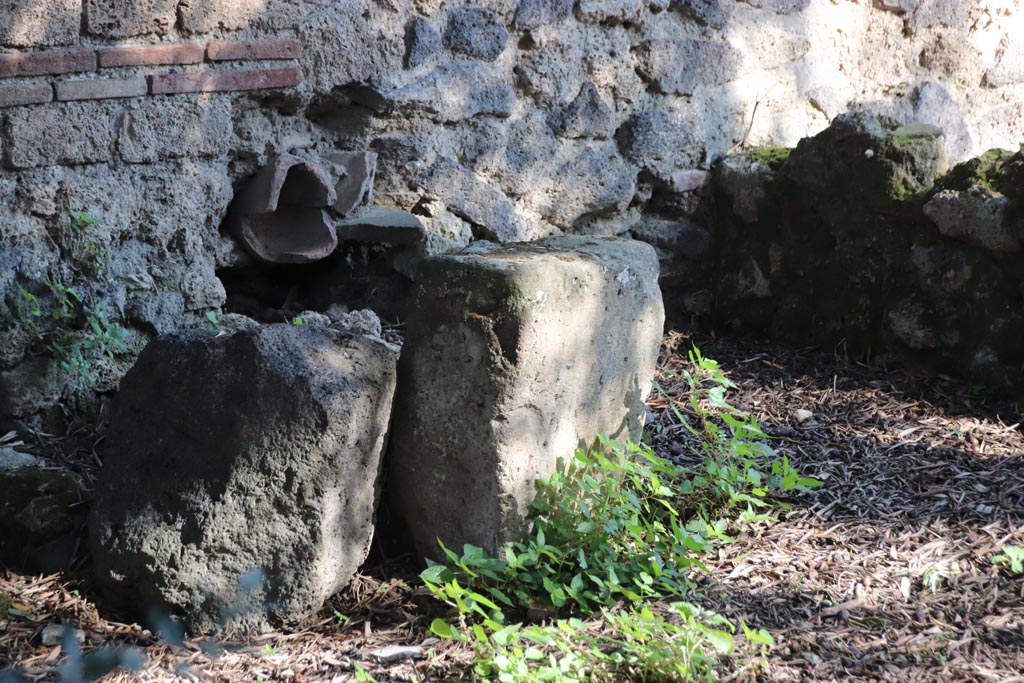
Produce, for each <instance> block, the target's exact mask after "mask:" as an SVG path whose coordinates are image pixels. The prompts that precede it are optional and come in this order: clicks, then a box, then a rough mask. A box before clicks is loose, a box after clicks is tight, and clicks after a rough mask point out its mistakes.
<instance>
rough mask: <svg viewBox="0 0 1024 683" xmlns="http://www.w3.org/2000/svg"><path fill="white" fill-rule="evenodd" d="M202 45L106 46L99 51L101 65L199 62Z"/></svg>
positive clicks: (201, 57)
mask: <svg viewBox="0 0 1024 683" xmlns="http://www.w3.org/2000/svg"><path fill="white" fill-rule="evenodd" d="M204 52H205V51H204V49H203V46H202V45H200V44H199V43H177V44H174V45H139V46H137V47H108V48H103V49H102V50H100V51H99V55H100V66H101V67H117V66H157V65H161V64H199V63H200V62H202V61H203V55H204Z"/></svg>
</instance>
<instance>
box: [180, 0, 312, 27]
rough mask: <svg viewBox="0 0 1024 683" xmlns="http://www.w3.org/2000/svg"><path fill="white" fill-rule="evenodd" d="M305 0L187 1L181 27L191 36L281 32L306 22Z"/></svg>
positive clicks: (182, 14) (182, 8)
mask: <svg viewBox="0 0 1024 683" xmlns="http://www.w3.org/2000/svg"><path fill="white" fill-rule="evenodd" d="M302 12H303V2H302V0H231V2H210V1H209V0H184V1H183V2H182V3H181V26H182V28H183V29H184V30H185V31H186V32H188V33H211V32H214V31H239V30H245V29H249V28H258V29H264V30H271V31H281V30H285V29H293V28H296V27H297V26H298V25H299V24H300V23H301V21H302Z"/></svg>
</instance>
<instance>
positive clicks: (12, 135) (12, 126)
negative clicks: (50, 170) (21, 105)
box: [5, 102, 115, 169]
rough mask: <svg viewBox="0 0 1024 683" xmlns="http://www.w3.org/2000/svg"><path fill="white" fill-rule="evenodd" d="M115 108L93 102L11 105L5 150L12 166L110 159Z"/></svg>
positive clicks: (22, 166)
mask: <svg viewBox="0 0 1024 683" xmlns="http://www.w3.org/2000/svg"><path fill="white" fill-rule="evenodd" d="M114 120H115V112H114V110H113V109H111V108H110V107H108V106H105V105H104V104H101V103H93V102H80V103H78V102H72V103H67V104H59V105H49V106H45V107H32V108H27V109H15V110H13V111H12V112H11V114H10V115H9V117H8V119H7V137H8V140H9V141H10V142H9V143H8V145H7V149H6V150H5V156H6V159H7V163H8V164H9V166H10V167H11V168H14V169H25V168H34V167H36V166H53V165H56V164H91V163H97V162H101V161H110V159H111V158H112V157H113V151H114Z"/></svg>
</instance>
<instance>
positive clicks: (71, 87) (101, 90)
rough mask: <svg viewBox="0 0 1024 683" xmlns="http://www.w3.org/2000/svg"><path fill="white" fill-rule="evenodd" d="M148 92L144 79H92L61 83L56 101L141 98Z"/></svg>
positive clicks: (141, 77) (140, 77) (58, 85)
mask: <svg viewBox="0 0 1024 683" xmlns="http://www.w3.org/2000/svg"><path fill="white" fill-rule="evenodd" d="M148 92H149V84H148V83H147V82H146V79H145V77H143V76H139V77H137V78H93V79H90V80H87V81H61V82H60V83H58V84H57V99H58V100H60V101H62V102H67V101H72V100H105V99H111V98H115V97H143V96H145V95H146V94H147V93H148Z"/></svg>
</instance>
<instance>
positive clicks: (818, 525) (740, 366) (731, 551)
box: [0, 334, 1024, 683]
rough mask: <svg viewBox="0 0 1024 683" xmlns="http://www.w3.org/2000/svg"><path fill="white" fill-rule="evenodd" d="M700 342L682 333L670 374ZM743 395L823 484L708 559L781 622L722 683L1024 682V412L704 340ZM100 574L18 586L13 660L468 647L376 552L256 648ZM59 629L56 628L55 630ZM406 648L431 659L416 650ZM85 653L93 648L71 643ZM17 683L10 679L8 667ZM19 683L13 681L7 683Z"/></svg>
mask: <svg viewBox="0 0 1024 683" xmlns="http://www.w3.org/2000/svg"><path fill="white" fill-rule="evenodd" d="M693 341H694V340H692V339H690V338H688V337H686V336H684V335H680V334H670V335H668V337H667V338H666V341H665V347H664V352H663V357H662V362H663V366H664V368H665V369H666V370H668V372H667V373H663V374H662V375H661V377H659V383H660V385H661V387H662V388H663V390H664V392H665V394H667V395H668V396H680V392H681V388H680V386H679V385H678V383H677V381H676V380H675V379H673V378H672V376H671V372H672V371H673V370H678V369H679V368H680V367H681V364H682V363H683V362H684V360H685V357H686V352H687V351H688V350H689V348H690V346H691V344H692V343H693ZM697 343H698V345H699V346H700V347H701V350H702V351H703V352H704V354H705V355H706V356H708V357H711V358H715V359H717V360H718V361H719V362H720V363H721V365H722V367H723V369H725V370H726V371H727V373H728V374H729V376H730V377H731V378H732V379H733V381H735V382H736V383H737V384H738V386H739V388H738V390H737V392H736V393H735V394H734V395H733V396H732V398H733V401H734V402H735V403H737V404H739V405H740V406H741V407H743V408H744V409H746V410H748V411H749V412H751V413H752V414H753V415H754V416H755V417H757V419H758V420H759V421H760V422H761V423H762V426H763V427H764V428H765V430H766V431H767V432H768V433H770V434H772V435H773V436H774V437H775V438H774V439H773V443H772V445H773V446H774V447H775V448H776V450H777V451H779V452H780V453H782V454H785V455H787V456H788V457H789V458H790V459H791V461H793V462H794V463H795V464H796V465H797V466H798V467H799V468H800V469H801V471H802V473H804V474H807V475H810V476H814V477H817V478H819V479H821V480H823V481H824V485H823V486H822V487H821V488H820V489H818V490H816V491H815V492H813V493H811V494H801V495H799V496H797V497H794V498H793V499H792V500H789V501H787V502H788V503H789V504H790V506H791V507H790V508H789V509H787V510H782V511H778V512H777V513H776V517H777V521H775V522H765V523H758V524H756V525H754V526H752V527H750V528H748V529H746V531H745V532H744V533H743V534H742V535H740V537H739V538H738V539H737V541H736V542H735V543H732V544H728V545H724V546H722V547H721V548H720V549H719V551H718V553H717V555H716V556H713V557H709V558H706V559H705V563H706V564H707V565H708V567H709V568H710V570H711V573H710V574H709V575H708V576H706V577H705V578H703V579H702V580H701V584H700V589H699V591H700V595H699V596H697V598H696V600H695V601H698V602H701V603H702V604H703V605H704V606H706V607H708V608H709V609H712V610H715V611H718V612H720V613H722V614H724V615H725V616H726V617H728V618H730V619H731V620H733V621H737V622H738V621H739V620H741V619H742V620H744V621H745V622H746V623H747V624H750V625H752V626H755V627H761V628H765V629H767V630H768V631H769V632H770V633H771V634H772V635H773V637H774V638H775V641H776V647H775V648H774V649H773V650H771V651H770V652H768V653H767V654H765V655H764V656H763V657H761V658H760V659H757V660H749V659H744V658H742V657H735V658H734V659H733V660H731V661H723V662H722V664H721V667H720V674H721V676H720V677H721V678H722V679H726V680H757V681H840V680H843V681H845V680H858V681H944V682H955V681H1000V682H1003V683H1006V682H1009V681H1024V577H1022V576H1021V575H1017V576H1011V575H1010V573H1009V572H1007V571H1006V570H1001V569H1000V568H999V567H997V566H996V565H994V564H993V561H992V560H993V558H994V557H995V556H997V555H999V554H1000V552H1001V549H1002V548H1003V547H1004V546H1007V545H1017V546H1022V547H1024V434H1022V431H1021V427H1020V424H1019V421H1020V420H1021V419H1022V418H1021V409H1020V406H1019V405H1015V404H1012V403H1006V402H998V401H994V400H991V399H990V398H988V397H986V395H985V392H983V391H980V390H974V389H971V388H969V387H966V386H964V385H963V384H960V383H957V382H954V381H952V380H949V379H947V378H943V377H937V376H934V375H927V374H923V373H915V372H909V371H901V370H892V369H887V368H884V367H879V366H876V365H870V366H869V365H866V364H861V363H857V362H853V361H850V360H847V359H844V358H839V357H836V356H835V355H834V354H831V353H823V352H820V351H815V350H811V349H803V350H796V349H790V348H784V347H778V346H773V345H769V344H765V343H763V342H756V341H752V340H745V339H733V338H720V339H715V338H712V337H704V338H700V339H698V340H697ZM665 394H659V393H657V392H656V393H655V394H653V395H652V397H651V400H650V403H649V406H650V409H651V413H652V419H651V421H650V438H651V441H652V443H653V445H654V447H655V449H656V450H657V451H658V452H660V453H662V454H664V455H667V456H671V457H673V458H675V459H683V460H685V459H686V458H687V457H692V456H691V455H690V453H689V452H688V451H687V449H686V447H685V441H684V440H683V439H682V438H681V434H680V431H681V430H679V429H678V426H677V425H676V424H675V418H674V417H673V416H672V413H671V411H669V410H668V407H669V400H668V398H666V396H665ZM85 576H87V566H85V565H83V566H82V568H81V570H80V571H78V572H77V573H74V572H73V573H68V574H66V575H55V576H45V577H32V576H21V575H16V574H12V573H4V574H0V601H4V596H7V597H8V598H10V602H11V605H10V607H9V608H8V610H7V616H6V617H3V616H0V667H2V666H3V665H4V664H5V663H9V664H10V665H14V666H17V667H18V668H19V669H20V670H22V671H23V672H24V676H25V679H26V680H30V681H49V680H58V679H59V676H60V667H61V666H64V665H65V663H66V662H67V661H68V656H67V654H68V650H67V649H65V648H62V646H61V645H60V643H59V642H55V638H57V637H58V635H59V633H60V631H61V629H60V628H59V627H56V626H54V625H55V624H57V625H60V624H67V625H71V626H73V627H74V629H76V632H77V634H78V635H79V637H81V638H82V640H83V645H82V649H83V650H84V651H89V650H90V649H93V648H101V647H103V646H109V645H118V646H122V647H133V648H138V651H137V652H133V653H131V655H130V656H131V657H133V658H135V659H136V660H137V663H138V664H140V665H141V668H140V669H139V670H137V671H135V672H134V673H127V672H124V671H119V672H115V673H113V674H110V675H109V676H108V677H107V678H106V679H104V680H110V681H129V680H139V681H172V680H182V681H200V680H201V681H292V682H295V683H302V682H305V681H310V682H311V681H329V682H336V683H342V682H343V681H349V680H357V678H359V677H360V674H359V673H358V672H357V667H362V668H363V669H365V670H366V671H367V672H369V673H370V674H371V675H373V676H374V677H376V679H377V680H379V681H386V680H395V681H400V680H404V681H411V680H419V681H425V680H444V679H448V680H453V679H457V678H459V677H462V676H464V675H465V665H466V663H467V662H468V657H469V653H468V652H466V651H465V650H464V649H462V648H460V647H459V646H457V645H455V644H453V643H449V642H439V641H437V640H436V639H432V638H429V637H428V634H427V632H426V627H427V625H428V624H429V622H430V620H431V618H432V617H433V616H434V615H435V614H434V613H433V612H434V611H435V610H436V607H435V606H433V605H432V603H431V601H430V600H429V599H428V598H427V597H426V596H425V595H423V591H422V590H421V589H418V588H417V584H416V580H415V568H414V566H413V565H412V563H411V561H410V558H401V557H398V558H391V557H389V558H384V557H382V555H381V553H380V552H378V553H375V554H374V555H373V556H372V557H371V562H369V563H368V565H367V568H366V569H365V573H364V574H361V575H360V576H359V577H358V579H357V580H356V582H355V583H354V585H353V587H352V588H351V589H350V590H348V591H346V593H345V594H344V595H341V596H338V597H337V598H335V599H334V600H333V601H332V604H330V605H328V607H327V608H326V609H325V610H324V611H323V612H322V613H321V614H320V615H319V616H318V617H317V618H316V619H314V620H312V621H311V623H309V624H308V625H306V627H305V628H302V629H299V630H296V631H293V632H289V633H271V634H267V635H264V636H261V637H259V638H256V639H249V640H246V641H238V642H235V641H230V642H224V641H220V642H216V643H215V642H212V641H204V640H202V639H197V640H181V641H176V639H175V638H173V637H172V638H169V639H168V637H166V636H167V634H162V635H163V636H164V637H161V636H159V635H156V634H153V633H151V632H150V631H147V630H145V629H144V628H143V627H141V626H139V625H137V624H129V623H123V622H121V621H118V616H117V615H114V614H106V613H104V614H102V615H101V614H100V613H98V612H97V610H96V607H95V606H94V605H93V604H92V602H91V598H90V587H89V584H88V581H87V580H86V579H85V578H83V577H85ZM47 627H49V628H47ZM389 645H405V646H418V649H414V650H404V651H399V652H390V653H389V652H387V651H382V648H385V647H386V646H389ZM71 650H72V651H73V650H74V648H73V647H71ZM0 681H4V678H3V675H2V674H0ZM4 683H6V682H4Z"/></svg>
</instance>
